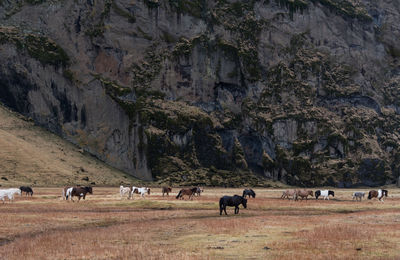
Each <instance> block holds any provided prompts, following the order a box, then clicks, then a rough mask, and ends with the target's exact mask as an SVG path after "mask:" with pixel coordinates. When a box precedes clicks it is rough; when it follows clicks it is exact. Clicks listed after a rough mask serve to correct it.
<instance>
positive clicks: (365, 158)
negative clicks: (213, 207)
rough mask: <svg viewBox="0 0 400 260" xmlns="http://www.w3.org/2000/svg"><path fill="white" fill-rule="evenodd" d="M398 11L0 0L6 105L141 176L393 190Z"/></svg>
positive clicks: (398, 114)
mask: <svg viewBox="0 0 400 260" xmlns="http://www.w3.org/2000/svg"><path fill="white" fill-rule="evenodd" d="M399 12H400V6H399V5H398V4H397V3H396V2H392V1H370V0H362V1H352V0H344V1H338V0H324V1H322V0H295V1H287V0H276V1H272V0H271V1H257V0H244V1H231V0H209V1H208V0H193V1H188V0H160V1H153V0H143V1H126V0H99V1H48V0H47V1H46V0H43V1H22V0H3V1H0V60H1V61H2V62H1V63H0V101H1V102H2V103H4V104H5V105H7V106H8V107H11V108H12V109H14V110H16V111H18V112H20V113H22V114H24V115H26V116H29V117H31V118H32V119H33V120H34V121H35V122H36V123H37V124H39V125H42V126H45V127H46V128H47V129H49V130H50V131H52V132H54V133H57V134H58V135H60V136H62V137H64V138H66V139H67V140H69V141H71V142H73V143H75V144H77V145H79V146H80V147H82V148H83V149H84V150H85V151H87V152H89V153H91V154H93V155H95V156H97V157H98V158H100V159H101V160H103V161H105V162H107V163H108V164H110V165H112V166H114V167H116V168H118V169H121V170H123V171H125V172H127V173H129V174H131V175H133V176H135V177H138V178H141V179H145V180H158V181H160V182H171V183H181V184H204V185H225V186H232V185H235V186H237V185H256V184H262V183H263V180H264V178H267V179H271V180H275V181H281V182H284V183H287V184H290V185H300V186H310V185H336V186H342V187H350V186H356V185H370V186H376V185H384V184H388V183H395V182H396V180H397V179H398V177H399V174H400V151H399V128H400V124H399V123H400V122H399V121H400V120H399V119H400V103H399V100H400V99H399V97H400V89H399V83H400V67H399V62H400V49H399V48H398V47H397V44H396V43H397V40H398V39H399V36H400V27H398V20H399V18H400V13H399Z"/></svg>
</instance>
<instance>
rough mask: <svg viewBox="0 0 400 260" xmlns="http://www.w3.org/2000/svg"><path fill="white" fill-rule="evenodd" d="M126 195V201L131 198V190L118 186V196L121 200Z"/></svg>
mask: <svg viewBox="0 0 400 260" xmlns="http://www.w3.org/2000/svg"><path fill="white" fill-rule="evenodd" d="M127 193H128V199H130V198H131V188H130V187H124V186H122V185H121V186H119V195H120V196H121V198H122V197H123V196H124V195H125V194H127Z"/></svg>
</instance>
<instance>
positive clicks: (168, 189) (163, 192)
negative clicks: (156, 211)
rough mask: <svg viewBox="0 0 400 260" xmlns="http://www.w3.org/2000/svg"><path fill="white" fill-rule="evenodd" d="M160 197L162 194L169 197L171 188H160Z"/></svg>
mask: <svg viewBox="0 0 400 260" xmlns="http://www.w3.org/2000/svg"><path fill="white" fill-rule="evenodd" d="M161 192H162V196H163V197H164V194H165V193H167V196H169V193H170V192H172V188H171V187H162V190H161Z"/></svg>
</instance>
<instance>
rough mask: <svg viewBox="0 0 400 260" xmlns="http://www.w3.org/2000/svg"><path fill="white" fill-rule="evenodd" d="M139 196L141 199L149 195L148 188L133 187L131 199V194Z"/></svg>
mask: <svg viewBox="0 0 400 260" xmlns="http://www.w3.org/2000/svg"><path fill="white" fill-rule="evenodd" d="M134 193H136V194H140V195H141V196H142V198H144V195H145V194H146V193H147V194H149V195H150V188H147V187H142V188H138V187H135V186H133V187H132V192H131V197H132V198H133V194H134Z"/></svg>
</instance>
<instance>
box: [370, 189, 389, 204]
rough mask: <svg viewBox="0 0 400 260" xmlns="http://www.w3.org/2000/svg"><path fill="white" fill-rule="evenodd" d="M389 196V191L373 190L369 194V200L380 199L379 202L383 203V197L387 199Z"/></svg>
mask: <svg viewBox="0 0 400 260" xmlns="http://www.w3.org/2000/svg"><path fill="white" fill-rule="evenodd" d="M387 195H388V191H387V190H378V191H376V190H371V191H370V192H369V193H368V199H369V200H370V199H372V198H378V200H379V201H382V202H383V196H385V197H387Z"/></svg>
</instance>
